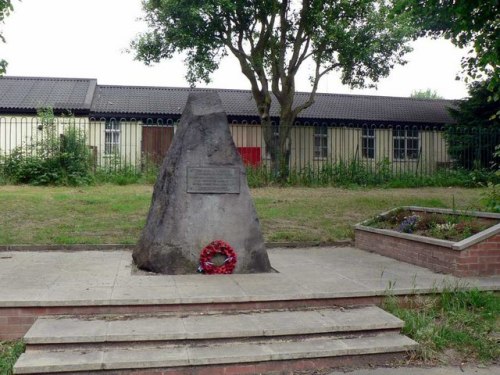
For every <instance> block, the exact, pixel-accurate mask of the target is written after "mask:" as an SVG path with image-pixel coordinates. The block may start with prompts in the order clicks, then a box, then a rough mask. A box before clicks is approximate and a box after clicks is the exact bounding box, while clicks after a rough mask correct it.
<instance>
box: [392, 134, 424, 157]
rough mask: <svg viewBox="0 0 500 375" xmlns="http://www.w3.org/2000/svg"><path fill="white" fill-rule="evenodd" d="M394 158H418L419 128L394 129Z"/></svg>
mask: <svg viewBox="0 0 500 375" xmlns="http://www.w3.org/2000/svg"><path fill="white" fill-rule="evenodd" d="M392 138H393V141H394V159H399V160H408V159H418V154H419V138H418V130H417V129H394V130H393V131H392Z"/></svg>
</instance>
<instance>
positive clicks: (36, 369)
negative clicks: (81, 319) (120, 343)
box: [14, 350, 103, 374]
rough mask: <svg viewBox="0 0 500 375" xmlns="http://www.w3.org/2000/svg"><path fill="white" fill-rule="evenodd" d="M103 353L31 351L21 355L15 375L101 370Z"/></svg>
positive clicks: (16, 365)
mask: <svg viewBox="0 0 500 375" xmlns="http://www.w3.org/2000/svg"><path fill="white" fill-rule="evenodd" d="M102 363H103V353H102V351H81V350H80V351H71V350H67V351H45V350H44V351H30V352H26V353H23V354H21V357H19V359H18V361H17V362H16V364H15V365H14V373H15V374H42V373H52V372H62V371H67V372H68V371H92V370H100V369H101V367H102Z"/></svg>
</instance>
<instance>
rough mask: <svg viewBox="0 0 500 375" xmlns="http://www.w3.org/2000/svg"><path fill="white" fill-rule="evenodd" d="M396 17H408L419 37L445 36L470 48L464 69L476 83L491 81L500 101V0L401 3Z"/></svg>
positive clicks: (444, 0)
mask: <svg viewBox="0 0 500 375" xmlns="http://www.w3.org/2000/svg"><path fill="white" fill-rule="evenodd" d="M395 12H396V14H399V15H402V14H406V15H407V16H409V17H410V18H411V19H412V20H413V23H414V24H415V25H416V26H417V27H418V28H419V29H420V33H419V34H418V36H425V35H427V36H433V37H440V36H444V37H445V38H448V39H450V40H451V42H452V43H453V44H454V45H456V46H458V47H460V48H468V47H469V46H470V47H471V50H470V51H469V54H468V56H467V57H465V58H464V59H463V60H462V67H463V69H464V71H465V73H467V74H468V75H469V76H470V77H471V78H472V79H473V80H476V79H483V80H484V79H485V78H489V80H488V82H489V86H488V89H489V90H490V91H491V92H492V93H493V97H492V99H493V100H494V101H498V100H500V77H499V70H498V68H499V65H500V19H499V16H498V15H499V14H500V2H499V1H498V0H399V1H398V4H397V6H396V7H395Z"/></svg>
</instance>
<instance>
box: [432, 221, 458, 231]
mask: <svg viewBox="0 0 500 375" xmlns="http://www.w3.org/2000/svg"><path fill="white" fill-rule="evenodd" d="M456 226H457V224H454V223H450V222H448V223H444V224H436V229H437V230H440V231H445V232H446V231H450V230H454V229H455V228H456Z"/></svg>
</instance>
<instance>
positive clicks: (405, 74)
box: [0, 0, 467, 99]
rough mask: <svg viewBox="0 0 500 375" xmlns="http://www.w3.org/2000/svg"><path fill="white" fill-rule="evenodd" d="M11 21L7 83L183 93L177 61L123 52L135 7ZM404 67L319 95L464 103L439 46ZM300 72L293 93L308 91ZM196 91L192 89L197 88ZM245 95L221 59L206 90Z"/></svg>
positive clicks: (455, 53)
mask: <svg viewBox="0 0 500 375" xmlns="http://www.w3.org/2000/svg"><path fill="white" fill-rule="evenodd" d="M13 2H14V7H15V9H14V13H12V14H11V15H10V16H9V17H8V18H7V19H6V22H5V25H3V26H2V29H3V32H4V36H5V38H6V40H7V44H2V45H0V57H1V58H4V59H6V60H7V61H8V63H9V66H8V69H7V75H11V76H14V75H15V76H42V77H75V78H97V80H98V83H99V84H113V85H139V86H187V85H188V84H187V82H186V80H185V78H184V76H185V74H186V70H185V66H184V63H183V60H182V58H181V57H178V58H175V59H173V60H170V61H163V62H161V63H160V64H158V65H155V66H153V67H147V66H145V65H144V64H143V63H141V62H138V61H134V60H133V56H132V55H131V54H127V53H125V52H124V50H125V49H127V48H128V46H129V43H130V41H131V40H132V39H133V38H134V36H135V35H136V34H137V33H139V32H140V31H143V30H145V25H144V24H143V23H141V22H140V21H139V20H138V18H139V17H141V14H142V11H141V1H140V0H43V1H40V0H22V2H18V1H17V0H14V1H13ZM413 47H414V52H412V53H411V54H409V55H408V56H407V59H408V61H409V63H408V64H407V65H405V66H402V67H396V68H395V69H394V70H393V71H392V73H391V75H390V76H389V77H388V78H385V79H383V80H381V82H380V83H379V85H378V89H377V90H375V89H370V90H353V91H352V90H350V89H349V88H348V87H346V86H343V85H342V84H341V83H340V81H339V80H338V78H337V76H336V74H331V75H330V76H328V77H325V78H323V80H322V82H321V83H320V86H319V91H320V92H328V93H355V94H369V95H389V96H410V94H411V92H412V91H413V90H419V89H422V90H425V89H428V88H429V89H432V90H436V91H437V92H438V94H440V95H441V96H443V97H445V98H447V99H456V98H462V97H464V96H466V95H467V90H466V87H465V84H464V83H463V82H461V81H456V80H455V76H456V75H457V73H458V72H459V71H460V59H461V57H462V56H463V54H464V51H462V50H459V49H458V48H456V47H454V46H453V45H452V44H451V43H450V42H448V41H446V40H419V41H417V42H415V43H414V44H413ZM307 77H308V71H307V68H306V69H304V71H303V74H301V76H300V77H299V79H298V82H297V89H298V90H300V91H308V90H309V88H310V85H309V81H308V79H307ZM204 86H205V85H204V84H200V85H199V87H204ZM208 86H209V87H214V88H238V89H249V83H248V82H247V81H246V78H245V77H244V76H243V75H242V74H241V72H240V70H239V65H238V63H237V61H235V60H233V59H230V58H226V61H225V62H224V63H223V64H222V66H221V69H220V70H219V71H218V72H216V74H215V75H214V76H213V81H212V83H210V84H209V85H208Z"/></svg>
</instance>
